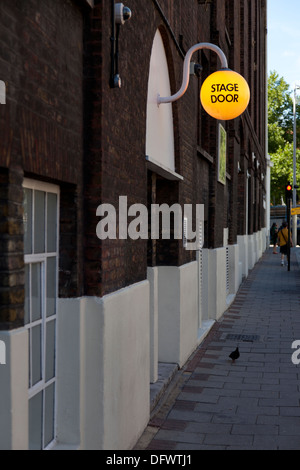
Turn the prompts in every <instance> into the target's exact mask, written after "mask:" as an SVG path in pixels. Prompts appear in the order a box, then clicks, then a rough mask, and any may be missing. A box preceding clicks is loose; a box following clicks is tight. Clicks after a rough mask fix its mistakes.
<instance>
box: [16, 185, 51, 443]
mask: <svg viewBox="0 0 300 470" xmlns="http://www.w3.org/2000/svg"><path fill="white" fill-rule="evenodd" d="M23 189H30V190H32V191H42V192H45V193H52V194H56V195H57V223H56V251H55V252H49V253H48V252H46V247H47V227H46V225H45V252H44V253H37V254H35V253H33V254H25V255H24V261H25V265H30V266H32V265H33V264H41V297H42V307H41V310H42V318H41V319H40V320H37V321H34V322H32V321H31V320H32V316H31V313H32V312H30V321H29V323H28V324H27V325H25V328H26V329H28V330H32V329H33V328H34V327H35V326H38V325H41V330H42V331H41V348H42V350H41V372H42V373H41V375H42V379H41V380H40V381H39V382H38V383H36V384H34V385H33V386H32V385H31V383H30V384H29V390H28V400H30V399H31V398H33V397H34V396H35V395H37V394H38V393H40V392H43V396H44V391H45V390H46V388H48V387H50V386H51V385H52V384H55V394H54V440H52V441H51V442H50V443H49V444H48V445H47V446H44V438H45V432H44V431H45V428H44V424H45V400H43V411H42V416H43V418H42V428H43V429H42V449H43V450H50V449H51V448H53V447H54V446H55V445H56V435H57V426H56V416H57V413H56V406H57V378H56V374H55V376H54V377H53V378H52V379H50V380H48V381H47V382H46V380H45V378H46V341H45V335H46V325H47V323H49V322H51V321H55V326H56V328H57V307H58V272H59V269H58V266H59V265H58V263H59V220H60V214H59V209H60V188H59V186H56V185H53V184H49V183H44V182H41V181H37V180H31V179H28V178H24V181H23ZM32 209H33V213H32V227H34V215H35V214H34V202H33V201H32ZM45 213H47V207H46V208H45ZM32 244H33V245H32V252H34V236H33V237H32ZM47 258H56V263H57V264H56V273H57V275H56V286H55V287H56V293H57V295H56V309H55V315H52V316H50V317H47V316H46V292H45V286H46V285H47V273H46V260H47ZM56 331H57V330H56ZM56 337H57V335H55V351H56V350H57V348H56V345H57V340H56ZM29 349H30V348H29ZM31 353H32V351H31V349H30V357H29V360H30V366H31V365H32V357H31ZM30 370H31V371H32V366H31V367H30ZM55 371H56V372H57V354H55ZM30 378H31V377H30Z"/></svg>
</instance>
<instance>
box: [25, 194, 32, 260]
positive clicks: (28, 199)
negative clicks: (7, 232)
mask: <svg viewBox="0 0 300 470" xmlns="http://www.w3.org/2000/svg"><path fill="white" fill-rule="evenodd" d="M23 222H24V252H25V254H26V255H28V254H31V253H32V190H31V189H27V188H26V189H24V216H23Z"/></svg>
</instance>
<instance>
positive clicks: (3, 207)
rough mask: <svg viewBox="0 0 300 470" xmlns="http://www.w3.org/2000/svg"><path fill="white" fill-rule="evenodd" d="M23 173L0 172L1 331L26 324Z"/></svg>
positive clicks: (3, 170) (14, 169)
mask: <svg viewBox="0 0 300 470" xmlns="http://www.w3.org/2000/svg"><path fill="white" fill-rule="evenodd" d="M22 181H23V171H22V169H21V168H20V167H15V168H10V169H0V330H12V329H15V328H18V327H21V326H23V325H24V297H25V290H24V244H23V188H22Z"/></svg>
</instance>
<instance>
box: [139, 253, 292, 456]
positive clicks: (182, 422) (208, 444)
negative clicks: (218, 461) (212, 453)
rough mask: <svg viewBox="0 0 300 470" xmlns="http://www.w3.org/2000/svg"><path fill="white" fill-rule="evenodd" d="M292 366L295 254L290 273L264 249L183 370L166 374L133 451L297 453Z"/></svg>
mask: <svg viewBox="0 0 300 470" xmlns="http://www.w3.org/2000/svg"><path fill="white" fill-rule="evenodd" d="M297 340H298V341H299V345H297V344H294V345H293V343H294V342H295V341H297ZM237 346H238V347H239V350H240V357H239V359H238V360H236V361H235V362H232V361H231V359H229V354H230V353H231V352H232V351H233V350H234V349H235V348H236V347H237ZM293 346H294V348H293ZM297 351H299V354H297ZM298 362H299V363H300V248H293V249H292V252H291V264H290V271H288V268H287V267H286V266H283V267H282V266H281V264H280V255H279V254H278V255H274V254H273V253H272V248H270V249H268V250H267V252H265V253H264V255H263V256H262V258H261V260H260V261H259V262H258V263H257V264H256V266H255V267H254V268H253V270H252V271H251V272H250V273H249V276H248V277H247V279H245V281H244V282H243V284H242V285H241V287H240V289H239V291H238V293H237V295H236V297H235V300H234V301H233V303H232V304H231V306H230V307H229V309H228V310H227V311H226V312H225V314H224V315H223V317H222V318H221V319H220V320H219V321H218V322H215V323H214V325H213V327H212V328H211V330H210V331H209V333H208V335H207V336H206V338H205V339H204V341H203V342H202V343H201V344H200V345H199V347H198V348H197V350H196V351H195V352H194V354H193V355H192V356H191V358H190V359H189V360H188V361H187V363H186V364H185V366H184V367H183V368H182V369H181V370H178V368H176V370H174V365H171V366H170V367H171V369H172V372H171V378H170V380H169V381H168V382H167V385H166V386H165V388H164V390H163V393H160V396H159V399H158V400H157V403H156V404H155V406H154V407H153V410H152V413H151V418H150V421H149V423H148V426H147V428H146V429H145V431H144V433H143V435H142V436H141V438H140V439H139V441H138V442H137V444H136V446H135V447H134V450H151V451H152V450H158V451H163V450H170V451H173V450H174V451H175V450H176V451H177V450H182V451H186V450H300V365H298Z"/></svg>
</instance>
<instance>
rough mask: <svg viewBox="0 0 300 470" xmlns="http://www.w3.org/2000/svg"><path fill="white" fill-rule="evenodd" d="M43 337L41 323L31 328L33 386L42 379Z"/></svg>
mask: <svg viewBox="0 0 300 470" xmlns="http://www.w3.org/2000/svg"><path fill="white" fill-rule="evenodd" d="M41 344H42V338H41V327H40V325H38V326H35V327H34V328H32V330H31V347H32V386H33V385H35V384H37V383H38V382H39V381H40V380H41V379H42V350H41Z"/></svg>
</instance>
